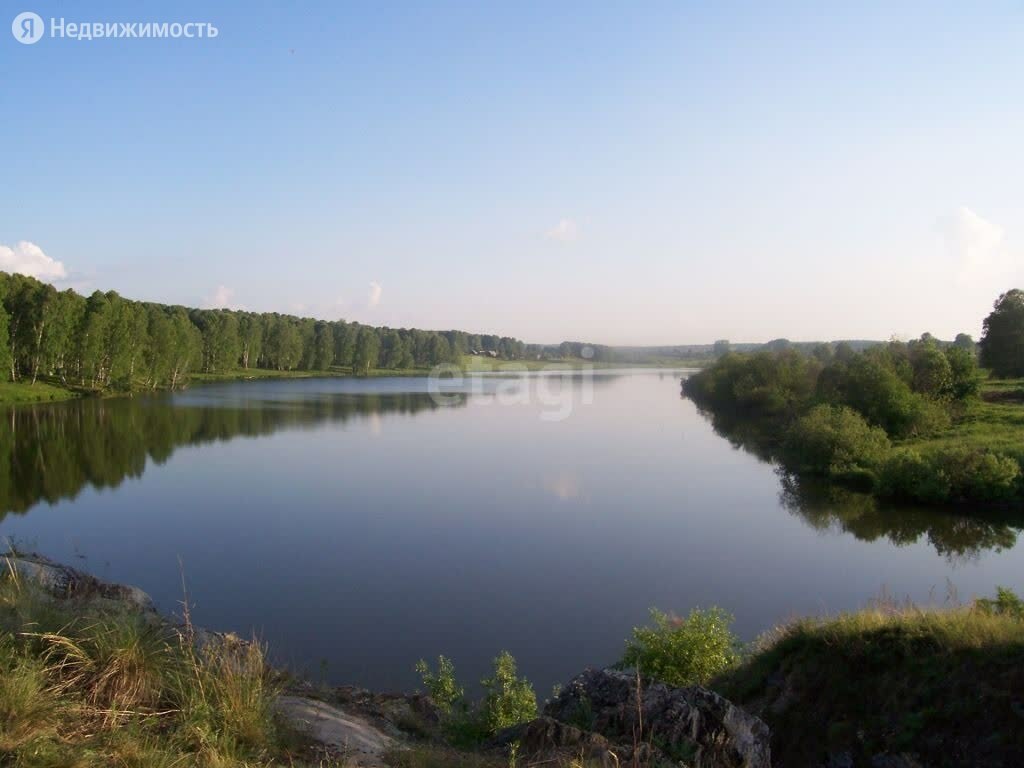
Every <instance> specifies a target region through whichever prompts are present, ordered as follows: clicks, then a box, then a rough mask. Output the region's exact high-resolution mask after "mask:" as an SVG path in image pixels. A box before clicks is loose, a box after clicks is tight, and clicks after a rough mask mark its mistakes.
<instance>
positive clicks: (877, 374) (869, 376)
mask: <svg viewBox="0 0 1024 768" xmlns="http://www.w3.org/2000/svg"><path fill="white" fill-rule="evenodd" d="M890 358H891V355H889V356H886V355H885V353H883V352H879V353H877V354H875V355H872V356H868V355H867V354H864V355H860V356H857V357H855V358H853V359H852V360H849V361H839V362H836V363H833V364H832V365H830V366H828V368H826V369H825V370H824V371H822V373H821V376H820V377H819V379H818V396H819V397H820V398H821V399H823V400H825V401H826V402H829V403H833V404H835V405H846V406H849V407H850V408H853V409H854V410H855V411H857V412H858V413H860V414H861V415H862V416H863V417H864V418H865V419H866V420H867V422H868V423H869V424H873V425H875V426H878V427H881V428H882V429H884V430H885V431H886V433H887V434H889V435H890V436H891V437H894V438H898V437H909V436H911V435H927V434H934V433H935V432H938V431H940V430H942V429H945V428H947V427H948V426H949V423H950V422H949V416H948V414H946V412H945V409H944V408H942V407H941V406H940V405H938V404H937V403H934V402H932V401H929V400H928V399H927V398H925V397H923V396H921V395H919V394H916V393H915V392H913V391H912V390H911V388H910V385H909V384H908V383H907V382H906V381H905V380H904V379H903V378H902V377H901V376H900V374H899V373H898V372H897V370H896V363H895V362H893V361H892V360H891V359H890Z"/></svg>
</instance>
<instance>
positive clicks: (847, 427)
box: [786, 405, 891, 479]
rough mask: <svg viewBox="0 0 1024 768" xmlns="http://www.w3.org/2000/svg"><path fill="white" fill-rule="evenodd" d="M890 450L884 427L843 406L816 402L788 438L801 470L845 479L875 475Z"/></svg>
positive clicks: (787, 440) (798, 421) (788, 452)
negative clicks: (868, 421) (872, 424)
mask: <svg viewBox="0 0 1024 768" xmlns="http://www.w3.org/2000/svg"><path fill="white" fill-rule="evenodd" d="M890 450H891V445H890V443H889V438H888V437H887V436H886V434H885V432H884V431H883V430H882V429H880V428H879V427H872V426H870V425H869V424H868V423H867V422H866V421H865V420H864V418H863V417H862V416H861V415H860V414H859V413H857V412H856V411H854V410H852V409H850V408H846V407H844V406H832V405H818V406H815V407H814V408H812V409H811V411H810V412H809V413H808V414H807V415H806V416H803V417H802V418H800V419H798V420H797V422H796V423H795V424H794V425H793V427H792V428H791V429H790V430H789V433H788V435H787V439H786V452H787V454H788V455H789V456H790V458H791V459H792V460H793V461H795V462H796V464H797V466H798V467H799V468H800V469H801V470H802V471H804V472H812V473H814V474H818V475H824V476H827V477H835V478H843V479H852V478H860V477H867V478H869V479H871V478H873V477H874V472H875V471H876V470H877V468H878V467H880V466H881V465H882V463H883V462H884V461H885V460H886V458H888V455H889V452H890Z"/></svg>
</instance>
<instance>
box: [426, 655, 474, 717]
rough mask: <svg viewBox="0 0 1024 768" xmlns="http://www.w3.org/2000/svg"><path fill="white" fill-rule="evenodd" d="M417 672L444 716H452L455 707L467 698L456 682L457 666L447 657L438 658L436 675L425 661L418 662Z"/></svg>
mask: <svg viewBox="0 0 1024 768" xmlns="http://www.w3.org/2000/svg"><path fill="white" fill-rule="evenodd" d="M416 672H417V673H419V676H420V678H421V679H422V680H423V685H424V686H426V689H427V693H429V694H430V698H432V699H433V700H434V704H435V705H437V708H438V710H440V711H441V713H442V714H445V715H447V714H451V712H452V710H453V709H454V708H455V706H456V705H457V704H459V703H460V702H462V701H463V699H464V698H465V691H464V690H463V689H462V686H460V685H459V684H458V682H457V681H456V680H455V665H454V664H452V663H451V661H449V660H448V659H447V658H446V657H444V656H438V657H437V673H436V674H435V673H433V672H431V671H430V667H429V666H428V665H427V662H426V661H425V660H423V659H420V661H419V662H417V664H416Z"/></svg>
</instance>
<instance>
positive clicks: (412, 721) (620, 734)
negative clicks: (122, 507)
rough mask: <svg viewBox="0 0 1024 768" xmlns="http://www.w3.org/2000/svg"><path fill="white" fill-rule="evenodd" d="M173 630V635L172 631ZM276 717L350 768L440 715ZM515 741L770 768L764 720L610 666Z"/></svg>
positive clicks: (410, 698)
mask: <svg viewBox="0 0 1024 768" xmlns="http://www.w3.org/2000/svg"><path fill="white" fill-rule="evenodd" d="M0 558H3V562H2V563H0V566H2V567H4V568H5V569H6V570H7V571H8V572H9V573H10V574H12V575H13V576H14V577H15V578H18V579H21V580H24V581H26V582H32V583H34V584H36V585H37V586H38V587H40V588H41V589H43V590H44V591H45V592H47V593H48V594H50V595H52V596H53V597H54V598H57V599H77V600H82V601H92V600H104V601H116V602H117V603H119V604H120V605H122V606H125V607H127V608H129V609H131V610H138V611H141V612H144V613H146V614H147V615H149V616H151V618H152V620H153V621H154V622H164V621H166V620H165V619H163V618H162V617H161V616H160V615H159V614H158V613H157V612H156V609H155V608H154V605H153V601H152V600H151V599H150V597H149V595H147V594H146V593H145V592H143V591H142V590H140V589H138V588H136V587H129V586H124V585H121V584H111V583H108V582H104V581H101V580H100V579H97V578H96V577H94V576H92V575H90V574H88V573H85V572H83V571H79V570H77V569H75V568H71V567H69V566H66V565H62V564H60V563H56V562H54V561H52V560H50V559H48V558H46V557H43V556H41V555H35V554H23V553H15V552H9V553H7V554H6V555H3V554H0ZM178 629H181V628H180V627H178ZM188 631H189V632H190V634H191V636H192V637H193V638H194V642H195V643H196V645H197V646H198V647H200V648H201V647H203V646H205V645H206V644H208V643H212V642H221V643H232V644H235V643H237V644H239V645H240V646H244V645H245V641H242V640H240V639H238V638H236V637H235V636H233V635H222V634H220V633H216V632H209V631H206V630H203V629H199V628H194V627H188ZM276 708H277V711H278V713H279V714H280V716H281V717H282V718H283V719H285V720H286V721H288V722H290V723H291V724H292V725H294V726H295V727H296V728H298V729H299V730H302V731H304V732H306V733H307V734H308V735H309V736H310V737H311V738H312V739H313V740H314V741H315V742H317V743H318V744H320V745H321V746H322V752H323V755H324V757H325V758H328V759H336V758H341V759H344V760H345V761H346V763H345V764H346V765H350V766H353V768H383V766H385V765H386V762H385V755H386V754H387V753H389V752H393V751H395V750H400V749H402V748H403V747H405V746H407V745H408V743H409V737H410V736H412V737H415V738H418V739H421V740H423V741H424V742H433V743H438V742H439V741H440V740H441V731H442V728H441V725H442V724H441V718H440V716H439V713H438V710H437V708H436V707H435V706H434V704H433V703H432V701H431V700H430V698H429V697H426V696H421V695H418V694H414V695H397V694H380V693H373V692H371V691H368V690H365V689H362V688H355V687H351V686H342V687H340V688H336V689H333V690H324V689H314V688H313V687H312V686H309V685H303V684H297V685H295V686H294V687H292V688H291V689H290V690H289V691H287V692H286V693H285V694H284V695H282V696H280V697H278V700H277V702H276ZM513 743H515V744H517V745H518V746H517V750H518V754H519V756H520V757H522V758H524V759H525V760H526V761H527V762H528V763H529V762H534V763H536V762H537V761H538V760H547V759H556V760H557V759H559V758H565V759H567V760H571V759H577V758H581V757H582V758H583V759H584V760H586V761H587V764H588V765H595V766H597V765H600V766H616V767H617V768H618V767H619V766H624V765H628V764H633V763H635V764H640V765H657V764H659V763H661V762H664V763H666V764H671V765H680V764H683V765H687V766H691V767H692V768H770V766H771V757H770V750H769V733H768V728H767V726H765V724H764V723H763V722H762V721H761V720H759V719H758V718H756V717H754V716H753V715H750V714H748V713H747V712H745V711H744V710H742V709H740V708H739V707H736V706H734V705H733V704H732V703H730V702H729V701H727V700H726V699H724V698H722V697H721V696H719V695H717V694H715V693H713V692H712V691H709V690H707V689H705V688H701V687H697V686H694V687H689V688H673V687H670V686H667V685H662V684H658V683H650V684H648V683H638V681H637V679H636V677H634V676H633V675H629V674H626V673H624V672H618V671H612V670H591V671H587V672H585V673H583V674H582V675H580V676H579V677H577V678H575V679H574V680H573V681H572V682H571V683H569V685H568V686H566V687H565V689H564V690H563V691H562V692H561V693H560V694H559V695H557V696H556V697H555V698H554V700H552V701H551V702H549V703H548V704H547V706H546V707H545V709H544V715H543V717H539V718H537V719H535V720H533V721H531V722H528V723H523V724H521V725H518V726H515V727H513V728H509V729H506V730H505V731H502V732H501V733H499V734H497V735H496V736H495V737H494V738H493V739H492V741H491V743H490V747H491V748H492V749H495V750H498V749H507V748H508V747H509V745H511V744H513Z"/></svg>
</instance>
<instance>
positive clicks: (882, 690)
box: [711, 593, 1024, 766]
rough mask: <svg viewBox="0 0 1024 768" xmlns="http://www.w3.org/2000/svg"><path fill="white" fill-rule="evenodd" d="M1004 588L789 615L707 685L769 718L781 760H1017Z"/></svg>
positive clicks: (1018, 667)
mask: <svg viewBox="0 0 1024 768" xmlns="http://www.w3.org/2000/svg"><path fill="white" fill-rule="evenodd" d="M1002 595H1003V599H1002V600H999V601H981V602H980V604H977V603H976V604H973V605H971V606H960V607H955V608H949V609H921V608H918V607H915V606H911V605H897V604H893V603H891V602H885V601H883V602H879V603H877V604H875V605H874V606H872V607H870V608H869V609H867V610H863V611H859V612H856V613H849V614H843V615H840V616H836V617H833V618H826V619H804V620H800V621H796V622H794V623H792V624H788V625H786V626H784V627H781V628H779V629H777V630H775V631H774V632H772V633H769V634H768V635H767V636H766V637H765V638H763V639H762V640H761V641H760V642H759V644H758V646H757V647H756V650H755V652H754V653H753V654H752V655H750V656H749V657H748V658H747V659H746V660H745V661H744V662H742V663H741V664H740V665H738V666H736V667H734V668H732V669H731V670H729V671H728V672H726V673H724V674H722V675H721V676H719V677H718V678H717V679H716V680H714V681H713V682H712V683H711V685H712V687H714V688H715V689H716V690H718V691H719V692H721V693H722V694H723V695H725V696H726V697H728V698H730V699H731V700H733V701H734V702H736V703H737V704H740V705H741V706H743V707H744V708H746V709H747V710H748V711H751V712H753V713H754V714H756V715H758V716H760V717H761V718H762V719H764V720H765V722H767V724H768V725H769V727H770V728H771V730H772V754H773V759H774V761H775V763H776V764H777V765H779V766H806V765H819V764H824V763H825V762H826V761H827V759H828V757H829V756H830V755H831V756H837V755H848V756H849V757H850V758H851V760H852V762H850V763H849V764H851V765H862V764H863V765H867V764H870V759H871V756H873V755H878V754H888V755H900V754H903V753H911V754H913V755H914V759H915V760H917V761H918V762H917V763H913V764H914V765H917V764H920V765H929V766H964V765H986V766H1012V765H1022V764H1024V614H1022V612H1021V611H1022V606H1021V604H1020V601H1019V600H1016V598H1014V597H1013V596H1012V594H1010V593H1002ZM901 764H902V763H901ZM906 764H907V765H911V763H906Z"/></svg>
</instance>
